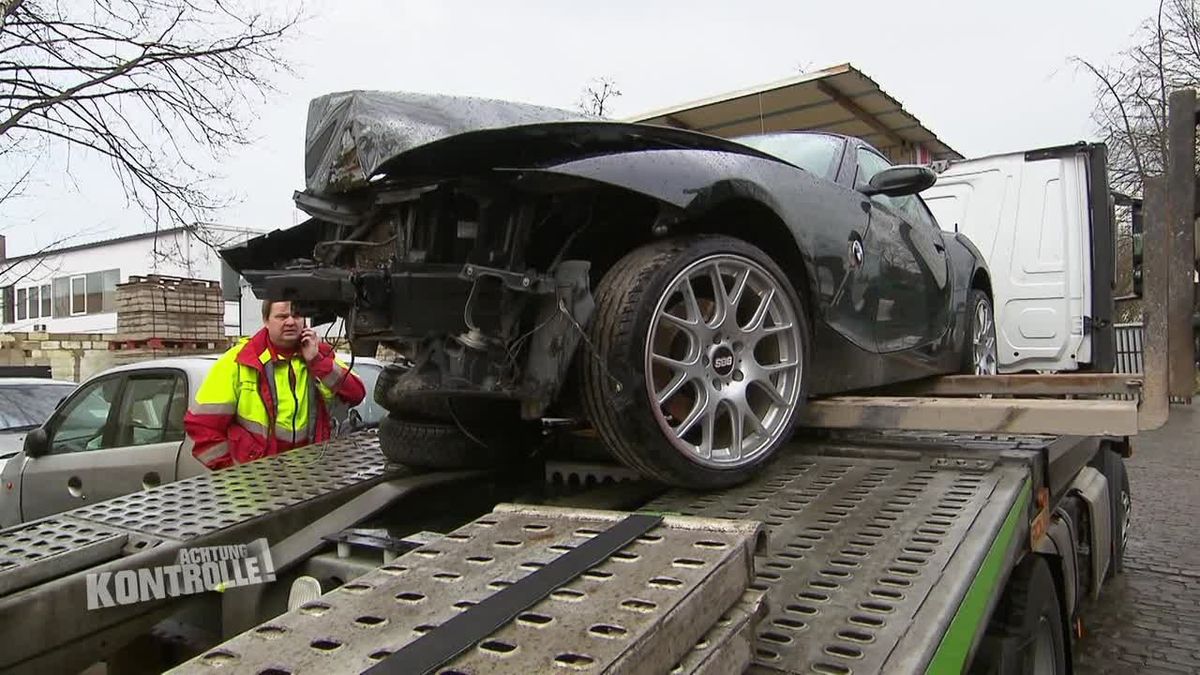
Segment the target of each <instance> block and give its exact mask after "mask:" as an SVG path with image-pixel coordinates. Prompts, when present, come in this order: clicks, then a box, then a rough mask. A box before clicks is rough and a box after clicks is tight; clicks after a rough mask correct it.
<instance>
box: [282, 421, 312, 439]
mask: <svg viewBox="0 0 1200 675" xmlns="http://www.w3.org/2000/svg"><path fill="white" fill-rule="evenodd" d="M312 431H313V425H311V424H308V425H305V426H303V427H296V429H295V438H296V440H297V441H303V440H307V439H309V438H311V437H312ZM292 433H293V432H292V428H291V427H289V426H284V425H282V424H277V425H275V438H276V440H280V441H287V442H288V443H291V442H292Z"/></svg>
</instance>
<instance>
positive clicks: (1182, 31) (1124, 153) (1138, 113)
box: [1074, 0, 1200, 196]
mask: <svg viewBox="0 0 1200 675" xmlns="http://www.w3.org/2000/svg"><path fill="white" fill-rule="evenodd" d="M1074 61H1075V62H1076V63H1077V64H1078V65H1079V66H1080V67H1081V68H1082V69H1084V71H1086V72H1088V73H1090V74H1091V75H1093V76H1094V77H1095V78H1096V80H1097V88H1096V107H1095V109H1094V110H1093V112H1092V119H1093V121H1094V122H1095V123H1096V126H1097V128H1098V130H1099V132H1100V134H1101V136H1102V137H1103V139H1104V141H1105V143H1106V144H1107V146H1108V153H1109V180H1110V181H1111V183H1112V185H1113V187H1114V188H1115V189H1116V190H1118V191H1120V192H1123V193H1125V194H1128V195H1131V196H1138V195H1141V193H1142V181H1143V179H1144V178H1145V177H1146V176H1149V175H1154V174H1161V173H1163V172H1164V171H1165V170H1166V155H1167V134H1166V128H1167V97H1168V96H1169V95H1170V92H1171V91H1173V90H1176V89H1182V88H1188V87H1196V86H1198V85H1200V7H1198V3H1197V1H1196V0H1159V4H1158V9H1157V12H1156V13H1155V15H1154V16H1153V17H1151V18H1150V19H1148V20H1147V21H1146V22H1145V23H1143V24H1142V25H1141V26H1140V27H1139V29H1138V30H1137V32H1136V33H1135V34H1134V38H1133V45H1132V46H1131V47H1129V48H1128V49H1126V50H1125V51H1123V52H1121V53H1120V54H1118V55H1117V57H1116V58H1115V59H1113V61H1111V62H1110V63H1102V64H1098V63H1093V62H1091V61H1088V60H1085V59H1074Z"/></svg>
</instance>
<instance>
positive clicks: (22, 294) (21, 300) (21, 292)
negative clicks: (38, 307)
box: [17, 288, 28, 321]
mask: <svg viewBox="0 0 1200 675" xmlns="http://www.w3.org/2000/svg"><path fill="white" fill-rule="evenodd" d="M27 293H28V289H25V288H18V289H17V321H24V320H25V318H26V314H25V309H26V307H27V305H26V304H25V301H26V300H25V298H26V294H27Z"/></svg>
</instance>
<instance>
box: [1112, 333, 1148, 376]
mask: <svg viewBox="0 0 1200 675" xmlns="http://www.w3.org/2000/svg"><path fill="white" fill-rule="evenodd" d="M1113 338H1114V342H1115V343H1116V347H1117V359H1116V363H1115V365H1114V370H1115V372H1118V373H1141V372H1144V371H1143V370H1142V368H1143V363H1142V352H1143V349H1144V347H1143V345H1145V338H1146V329H1145V326H1143V325H1142V322H1140V321H1138V322H1131V323H1115V324H1113Z"/></svg>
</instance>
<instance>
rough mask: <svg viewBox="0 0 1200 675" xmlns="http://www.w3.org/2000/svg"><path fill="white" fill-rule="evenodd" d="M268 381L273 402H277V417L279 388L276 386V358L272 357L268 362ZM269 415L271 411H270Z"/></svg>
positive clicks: (276, 412) (277, 411)
mask: <svg viewBox="0 0 1200 675" xmlns="http://www.w3.org/2000/svg"><path fill="white" fill-rule="evenodd" d="M265 368H266V371H267V373H266V374H267V383H268V386H270V388H271V402H272V403H274V404H275V415H274V416H275V417H276V418H278V417H279V389H278V388H276V386H275V360H274V359H271V360H270V361H267V363H266V366H265ZM267 414H268V415H269V414H270V412H269V411H268V413H267Z"/></svg>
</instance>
